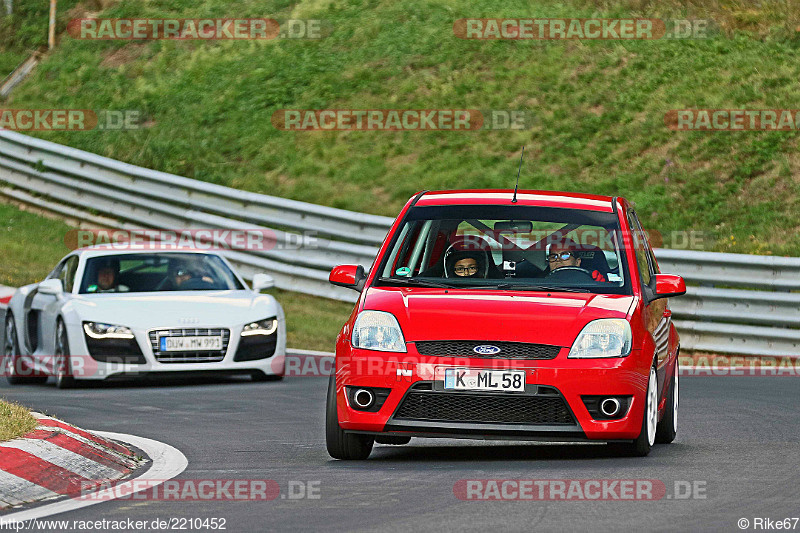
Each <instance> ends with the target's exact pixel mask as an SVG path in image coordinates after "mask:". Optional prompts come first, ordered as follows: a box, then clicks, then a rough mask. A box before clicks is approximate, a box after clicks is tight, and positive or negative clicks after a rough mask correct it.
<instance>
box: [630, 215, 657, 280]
mask: <svg viewBox="0 0 800 533" xmlns="http://www.w3.org/2000/svg"><path fill="white" fill-rule="evenodd" d="M628 225H629V226H630V228H631V237H632V238H633V253H634V254H636V263H637V264H638V265H639V275H640V276H641V278H642V283H643V284H645V285H650V278H651V277H652V276H651V274H652V272H651V270H650V261H649V260H648V255H649V251H648V245H647V238H646V237H645V235H644V232H643V231H642V227H641V226H640V225H639V220H638V219H637V218H636V213H634V212H633V211H629V212H628Z"/></svg>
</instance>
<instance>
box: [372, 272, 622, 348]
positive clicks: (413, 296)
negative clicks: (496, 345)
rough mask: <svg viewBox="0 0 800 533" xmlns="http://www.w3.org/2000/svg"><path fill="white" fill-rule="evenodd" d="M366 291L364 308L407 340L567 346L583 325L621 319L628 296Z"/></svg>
mask: <svg viewBox="0 0 800 533" xmlns="http://www.w3.org/2000/svg"><path fill="white" fill-rule="evenodd" d="M550 294H551V295H550V296H548V293H547V292H531V293H524V292H513V293H512V292H510V291H493V290H483V289H481V290H449V291H448V292H447V293H445V289H436V288H427V287H425V288H417V287H413V288H408V287H381V288H375V287H371V288H369V289H368V292H367V294H366V296H365V299H364V309H374V310H380V311H388V312H390V313H392V314H393V315H394V316H395V317H397V320H398V322H399V323H400V327H401V328H402V330H403V335H404V336H405V340H406V341H410V342H413V341H421V340H448V339H449V340H474V341H510V342H530V343H540V344H550V345H555V346H566V347H568V346H572V343H573V341H574V340H575V338H576V337H577V336H578V333H580V330H581V329H582V328H583V326H585V325H586V323H588V322H590V321H591V320H595V319H597V318H625V316H626V315H627V313H628V310H629V309H630V307H631V304H632V303H633V298H634V297H633V296H625V295H617V294H589V293H555V292H553V293H550Z"/></svg>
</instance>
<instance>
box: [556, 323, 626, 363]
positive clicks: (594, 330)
mask: <svg viewBox="0 0 800 533" xmlns="http://www.w3.org/2000/svg"><path fill="white" fill-rule="evenodd" d="M632 344H633V337H632V335H631V325H630V324H629V323H628V321H627V320H625V319H624V318H601V319H599V320H593V321H591V322H589V323H588V324H586V325H585V326H584V327H583V329H582V330H581V332H580V334H579V335H578V338H577V339H575V342H573V343H572V348H570V350H569V357H625V356H626V355H628V354H630V353H631V345H632Z"/></svg>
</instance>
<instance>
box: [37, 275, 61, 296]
mask: <svg viewBox="0 0 800 533" xmlns="http://www.w3.org/2000/svg"><path fill="white" fill-rule="evenodd" d="M39 292H40V293H41V294H52V295H54V296H58V295H59V294H61V293H63V292H64V286H63V285H62V284H61V280H60V279H46V280H44V281H43V282H41V283H40V284H39Z"/></svg>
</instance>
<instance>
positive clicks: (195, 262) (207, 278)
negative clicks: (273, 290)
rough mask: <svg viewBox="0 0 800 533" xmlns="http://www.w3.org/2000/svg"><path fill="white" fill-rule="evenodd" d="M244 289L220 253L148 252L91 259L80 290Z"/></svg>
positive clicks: (96, 291) (88, 292) (102, 291)
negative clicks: (218, 254) (220, 256)
mask: <svg viewBox="0 0 800 533" xmlns="http://www.w3.org/2000/svg"><path fill="white" fill-rule="evenodd" d="M242 289H244V287H243V286H242V284H241V283H240V282H239V281H238V280H237V279H236V276H235V275H234V273H233V272H232V271H231V270H230V268H228V266H227V265H226V264H225V263H224V262H223V261H222V259H220V258H219V257H218V256H216V255H212V254H183V253H147V254H116V255H108V256H101V257H93V258H91V259H89V260H88V261H87V262H86V269H85V270H84V275H83V280H82V282H81V288H80V293H81V294H93V293H104V292H162V291H204V290H242Z"/></svg>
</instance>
